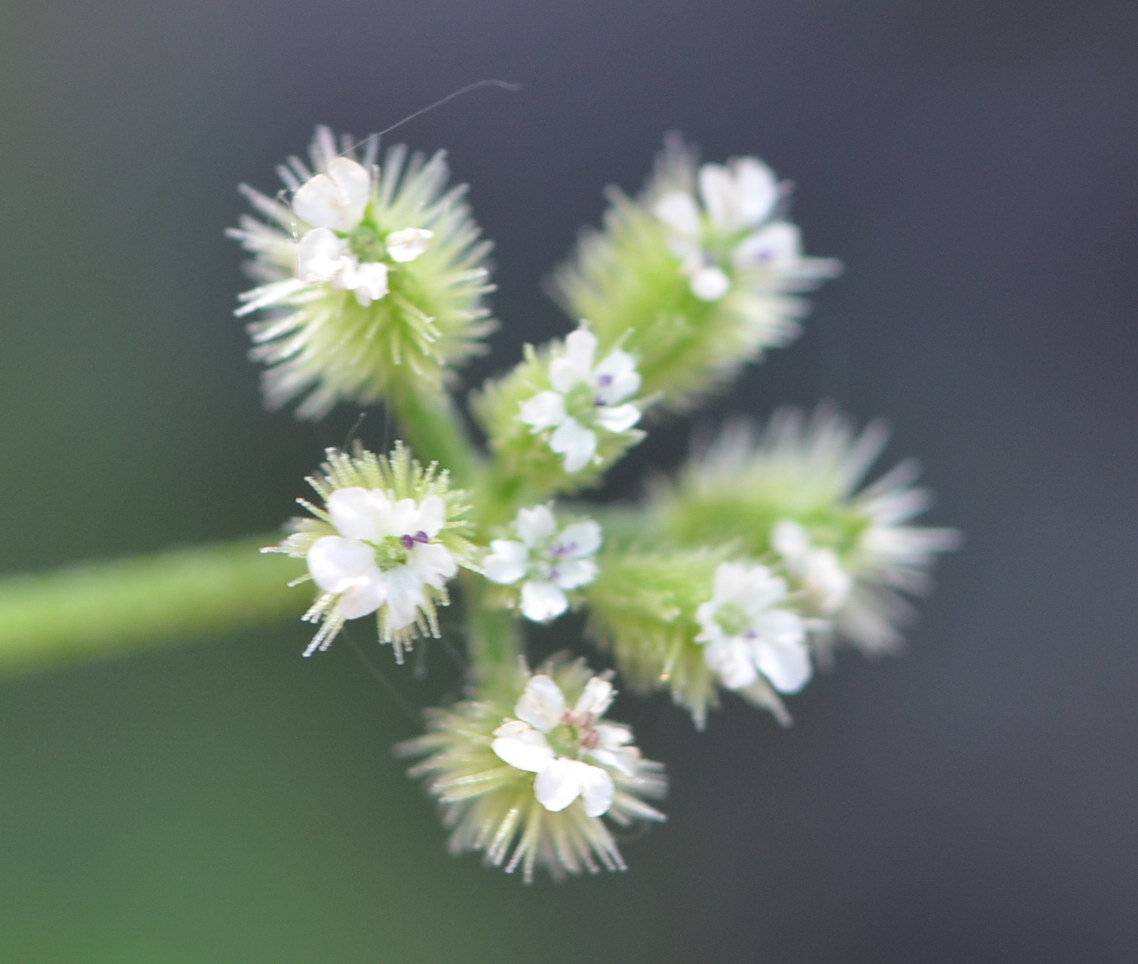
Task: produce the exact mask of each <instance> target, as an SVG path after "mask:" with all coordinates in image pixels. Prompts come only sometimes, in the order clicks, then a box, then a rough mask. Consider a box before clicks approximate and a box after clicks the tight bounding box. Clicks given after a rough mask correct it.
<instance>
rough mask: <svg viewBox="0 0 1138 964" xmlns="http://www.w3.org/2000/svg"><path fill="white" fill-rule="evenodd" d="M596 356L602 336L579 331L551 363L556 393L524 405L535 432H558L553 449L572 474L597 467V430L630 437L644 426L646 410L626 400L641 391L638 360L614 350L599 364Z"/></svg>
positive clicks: (553, 435) (524, 416) (526, 418)
mask: <svg viewBox="0 0 1138 964" xmlns="http://www.w3.org/2000/svg"><path fill="white" fill-rule="evenodd" d="M596 351H597V338H596V336H595V335H594V334H593V333H592V332H590V331H589V330H588V329H586V328H578V329H577V330H576V331H575V332H573V333H572V334H571V335H569V337H568V338H566V339H565V348H564V350H563V351H562V352H560V353H559V354H557V355H555V357H554V358H553V360H552V361H551V362H550V365H549V381H550V384H551V385H552V386H553V388H552V390H550V391H544V392H538V394H536V395H534V396H533V398H531V399H529V400H528V401H527V402H525V404H523V405H522V410H521V420H522V421H523V422H524V423H525V424H526V425H528V426H529V427H530V431H531V432H533V433H534V434H537V433H539V432H545V431H547V430H549V429H552V433H551V434H550V437H549V447H550V448H551V449H552V450H553V451H554V452H556V453H557V454H558V455H563V456H565V471H567V472H578V471H580V470H581V469H583V468H584V467H585V466H587V465H588V464H589V463H590V462H592V460H593V456H594V455H595V454H596V451H597V435H596V433H597V431H605V432H613V433H620V432H626V431H628V430H629V429H630V428H632V427H633V426H634V425H635V424H636V423H637V422H638V421H640V409H639V408H637V407H636V406H635V405H633V404H631V403H629V402H626V401H625V399H627V398H629V397H631V396H632V395H634V394H635V393H636V390H637V389H638V388H639V387H640V375H639V374H638V373H637V371H636V361H635V359H634V358H633V357H632V355H630V354H629V353H628V352H626V351H621V350H620V349H613V350H612V351H610V352H609V353H608V354H607V355H605V357H604V358H603V359H601V361H600V362H599V363H598V364H596V365H594V364H593V357H594V355H595V354H596ZM621 403H623V404H621Z"/></svg>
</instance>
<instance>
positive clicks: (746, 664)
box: [703, 636, 759, 690]
mask: <svg viewBox="0 0 1138 964" xmlns="http://www.w3.org/2000/svg"><path fill="white" fill-rule="evenodd" d="M703 659H704V662H705V663H707V666H708V668H709V669H710V670H711V671H712V672H713V673H716V674H717V675H718V676H719V678H720V680H721V681H722V683H723V685H724V686H726V687H727V688H728V689H731V690H738V689H743V688H744V687H745V686H750V685H751V684H752V683H753V682H755V680H756V679H758V677H759V674H758V671H757V670H756V669H755V665H754V663H752V662H751V653H750V651H749V649H748V647H747V646H746V645H745V644H744V643H742V642H741V641H740V640H738V639H737V638H736V637H734V636H731V637H724V638H722V639H717V640H714V641H713V642H710V643H708V644H707V645H706V646H704V649H703Z"/></svg>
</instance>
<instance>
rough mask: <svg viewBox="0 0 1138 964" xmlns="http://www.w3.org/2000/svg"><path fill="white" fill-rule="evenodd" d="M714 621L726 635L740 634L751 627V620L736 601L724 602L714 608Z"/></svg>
mask: <svg viewBox="0 0 1138 964" xmlns="http://www.w3.org/2000/svg"><path fill="white" fill-rule="evenodd" d="M715 621H716V622H717V623H718V624H719V628H720V629H722V630H723V632H725V633H726V634H727V635H728V636H742V635H743V634H744V633H746V632H747V630H749V629H750V628H751V620H750V618H749V617H748V616H747V614H746V612H744V610H743V607H742V606H739V605H738V604H737V603H724V604H723V605H722V606H720V607H719V609H718V610H716V613H715Z"/></svg>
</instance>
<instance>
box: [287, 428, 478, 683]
mask: <svg viewBox="0 0 1138 964" xmlns="http://www.w3.org/2000/svg"><path fill="white" fill-rule="evenodd" d="M327 456H328V459H327V461H326V462H325V463H324V464H323V465H322V466H321V469H322V472H321V473H320V474H317V475H314V476H311V477H309V479H308V483H309V484H310V485H311V486H312V488H313V489H315V490H316V492H317V494H318V495H319V496H320V498H321V499H322V500H323V506H322V507H321V506H318V505H314V504H312V503H310V502H307V501H305V500H304V499H301V500H299V501H300V504H301V505H303V506H304V507H305V508H307V509H308V510H309V511H310V512H311V513H312V515H313V516H314V517H315V518H311V519H305V518H302V519H294V520H293V521H292V523H291V526H290V528H291V529H292V532H291V534H290V535H289V536H288V537H287V538H286V539H285V540H284V542H282V543H281V544H280V545H279V546H271V547H269V548H267V549H266V550H265V551H266V552H283V553H286V554H287V555H289V556H292V557H293V558H295V559H303V560H304V561H305V563H306V564H307V567H308V575H307V576H303V577H301V578H300V579H297V580H295V582H296V583H300V582H304V581H307V580H308V579H311V580H312V581H313V582H314V583H315V584H316V587H317V588H318V589H319V593H318V594H317V597H316V601H315V602H314V603H313V604H312V606H311V607H310V608H309V609H308V611H307V612H306V613H305V614H304V619H305V621H306V622H313V623H316V622H318V623H320V624H321V626H320V629H319V631H318V632H317V633H316V635H315V637H314V638H313V640H312V642H311V643H310V644H309V646H308V648H307V649H306V650H305V653H304V655H305V656H309V655H311V654H312V653H315V652H317V651H319V650H324V649H327V648H328V646H329V645H330V644H331V642H332V640H333V639H334V638H335V636H336V634H337V633H338V632H339V631H340V629H341V628H342V627H343V625H344V623H345V621H347V620H349V619H359V618H361V617H363V616H367V615H370V614H371V613H375V614H376V625H377V629H378V632H379V638H380V641H381V642H385V643H392V644H393V645H394V648H395V658H396V660H397V661H400V662H401V661H402V657H403V650H404V649H405V648H407V647H409V646H410V644H411V641H412V640H413V639H414V638H415V637H416V636H418V635H422V634H428V633H429V634H430V635H432V636H435V637H437V636H438V635H439V625H438V612H437V610H438V607H439V606H446V605H448V604H449V602H450V597H449V594H448V592H447V581H448V580H449V579H451V578H452V577H453V576H454V575H455V574H456V573H457V571H458V567H459V566H465V567H467V568H472V569H477V568H478V565H477V563H476V562H475V558H476V556H477V549H476V548H475V547H474V546H473V545H472V544H471V543H470V541H469V540H468V539H466V538H465V532H466V531H467V530H468V528H469V526H468V523H466V522H465V521H463V520H462V518H461V517H462V516H463V515H464V514H465V512H466V511H467V509H468V507H467V506H466V505H465V503H464V502H463V501H462V493H461V492H452V491H450V490H449V485H448V478H447V475H446V473H445V472H442V471H440V470H439V468H438V466H437V465H435V464H433V463H432V464H431V465H429V466H426V467H423V466H421V465H419V463H418V462H416V461H415V460H414V459H412V458H411V455H410V453H409V452H408V451H407V449H406V447H405V446H403V445H402V443H399V442H397V443H396V445H395V449H394V451H392V453H391V455H390V456H381V455H375V454H373V453H371V452H368V451H365V450H364V449H363V448H361V447H358V446H357V447H356V448H355V449H354V450H353V452H352V453H351V454H348V453H345V452H340V451H338V450H336V449H328V452H327Z"/></svg>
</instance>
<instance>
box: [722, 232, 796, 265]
mask: <svg viewBox="0 0 1138 964" xmlns="http://www.w3.org/2000/svg"><path fill="white" fill-rule="evenodd" d="M731 259H732V261H733V262H734V263H735V265H736V267H738V268H739V269H740V270H743V271H746V270H754V269H755V268H769V269H771V270H774V271H787V270H789V269H790V268H793V267H794V266H795V265H796V264H798V262H799V261H800V260H801V259H802V240H801V236H800V234H799V231H798V228H796V227H795V226H794V225H793V224H787V223H786V222H785V221H776V222H775V223H774V224H768V225H767V226H766V227H765V228H763V229H762V230H761V231H756V232H755V233H754V234H752V235H750V237H747V238H744V239H743V240H742V241H740V242H739V245H738V247H736V248H735V251H734V253H733V254H732V255H731Z"/></svg>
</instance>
